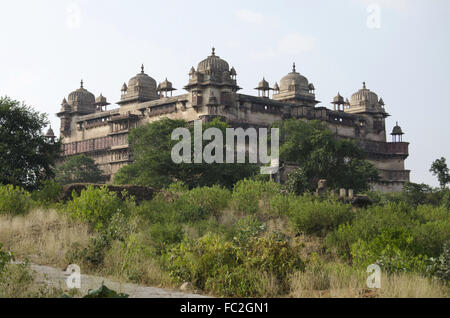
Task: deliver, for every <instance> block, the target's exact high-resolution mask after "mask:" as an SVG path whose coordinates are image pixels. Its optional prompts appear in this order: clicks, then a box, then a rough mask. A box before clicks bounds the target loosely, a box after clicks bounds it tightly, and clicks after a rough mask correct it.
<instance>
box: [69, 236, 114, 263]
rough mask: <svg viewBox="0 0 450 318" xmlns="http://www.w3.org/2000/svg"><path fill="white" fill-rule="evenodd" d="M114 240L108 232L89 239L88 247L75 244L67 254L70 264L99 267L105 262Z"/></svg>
mask: <svg viewBox="0 0 450 318" xmlns="http://www.w3.org/2000/svg"><path fill="white" fill-rule="evenodd" d="M111 243H112V240H111V238H110V237H109V236H107V235H106V234H101V235H99V236H97V237H92V238H90V239H89V244H88V246H87V247H84V248H82V247H81V246H79V245H74V246H72V247H71V249H69V251H68V252H67V254H66V260H67V262H68V263H69V264H74V263H79V264H84V265H86V266H88V267H93V268H95V267H98V266H100V265H101V264H103V260H104V259H105V256H106V253H107V252H108V250H109V249H110V248H111Z"/></svg>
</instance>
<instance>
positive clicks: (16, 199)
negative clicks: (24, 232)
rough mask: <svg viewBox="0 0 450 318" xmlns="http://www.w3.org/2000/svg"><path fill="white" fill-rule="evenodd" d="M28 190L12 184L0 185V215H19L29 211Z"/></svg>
mask: <svg viewBox="0 0 450 318" xmlns="http://www.w3.org/2000/svg"><path fill="white" fill-rule="evenodd" d="M32 202H33V201H32V199H31V195H30V193H29V192H27V191H25V190H24V189H22V188H20V187H15V186H12V185H6V186H4V185H0V215H1V214H6V215H11V216H12V215H21V214H26V213H28V212H29V210H30V208H31V207H32Z"/></svg>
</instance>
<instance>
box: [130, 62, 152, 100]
mask: <svg viewBox="0 0 450 318" xmlns="http://www.w3.org/2000/svg"><path fill="white" fill-rule="evenodd" d="M125 89H126V90H125ZM122 92H123V93H124V94H122V100H125V101H130V100H136V99H138V100H141V101H142V100H143V101H145V100H154V99H157V98H158V97H157V96H158V95H157V93H156V92H157V83H156V81H155V80H154V79H153V78H151V77H150V76H148V75H147V74H145V72H144V65H142V66H141V72H140V73H139V74H137V75H136V76H134V77H132V78H131V79H130V80H129V81H128V87H127V86H126V85H123V86H122ZM125 92H126V93H125Z"/></svg>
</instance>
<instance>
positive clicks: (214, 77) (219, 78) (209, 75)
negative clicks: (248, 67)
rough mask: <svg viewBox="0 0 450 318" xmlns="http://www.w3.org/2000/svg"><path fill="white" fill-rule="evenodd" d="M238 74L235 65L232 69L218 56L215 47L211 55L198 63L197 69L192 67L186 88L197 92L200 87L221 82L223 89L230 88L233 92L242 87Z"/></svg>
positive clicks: (228, 89)
mask: <svg viewBox="0 0 450 318" xmlns="http://www.w3.org/2000/svg"><path fill="white" fill-rule="evenodd" d="M236 75H237V72H236V70H235V69H234V67H233V68H231V70H230V65H229V64H228V62H227V61H225V60H223V59H221V58H220V57H219V56H217V55H216V50H215V48H213V49H212V53H211V55H210V56H208V57H207V58H206V59H204V60H203V61H201V62H200V63H199V64H198V66H197V70H195V69H194V68H191V70H190V72H189V83H188V84H187V85H186V86H185V87H184V89H185V90H187V91H189V92H192V93H195V94H197V93H196V92H198V90H199V89H200V87H202V88H204V87H206V86H208V85H217V84H219V85H220V86H221V89H224V90H225V91H226V92H229V91H230V89H231V91H232V92H237V91H238V90H240V89H241V88H240V87H239V86H238V85H237V82H236ZM225 91H224V93H225ZM218 95H219V93H218Z"/></svg>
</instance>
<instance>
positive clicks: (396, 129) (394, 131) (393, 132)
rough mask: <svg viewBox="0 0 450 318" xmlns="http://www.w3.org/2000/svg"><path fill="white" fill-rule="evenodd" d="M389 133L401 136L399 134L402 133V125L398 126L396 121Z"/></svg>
mask: <svg viewBox="0 0 450 318" xmlns="http://www.w3.org/2000/svg"><path fill="white" fill-rule="evenodd" d="M391 135H392V136H401V135H404V133H403V130H402V127H400V126H399V125H398V122H397V124H396V125H395V127H394V129H393V130H392V133H391Z"/></svg>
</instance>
